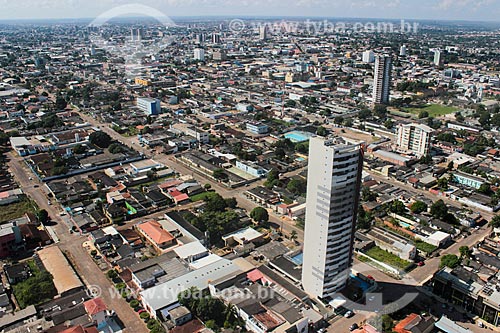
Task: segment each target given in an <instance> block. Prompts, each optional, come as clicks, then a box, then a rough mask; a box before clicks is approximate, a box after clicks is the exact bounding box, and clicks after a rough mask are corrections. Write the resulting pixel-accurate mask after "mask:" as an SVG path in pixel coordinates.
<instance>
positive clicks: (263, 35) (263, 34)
mask: <svg viewBox="0 0 500 333" xmlns="http://www.w3.org/2000/svg"><path fill="white" fill-rule="evenodd" d="M267 34H268V30H267V25H264V26H261V27H259V39H260V40H267V38H268V36H267Z"/></svg>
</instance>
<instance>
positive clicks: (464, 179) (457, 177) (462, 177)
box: [453, 171, 486, 190]
mask: <svg viewBox="0 0 500 333" xmlns="http://www.w3.org/2000/svg"><path fill="white" fill-rule="evenodd" d="M453 181H454V182H456V183H458V184H460V185H464V186H467V187H472V188H474V189H476V190H478V189H479V188H480V187H481V185H483V184H484V183H485V182H486V181H485V180H484V179H483V178H481V177H477V176H474V175H470V174H468V173H465V172H460V171H455V172H453Z"/></svg>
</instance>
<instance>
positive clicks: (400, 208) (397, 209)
mask: <svg viewBox="0 0 500 333" xmlns="http://www.w3.org/2000/svg"><path fill="white" fill-rule="evenodd" d="M389 211H390V212H391V213H394V214H398V215H401V214H404V213H406V206H405V204H404V203H403V202H402V201H400V200H394V201H393V202H391V203H390V205H389Z"/></svg>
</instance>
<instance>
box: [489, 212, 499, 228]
mask: <svg viewBox="0 0 500 333" xmlns="http://www.w3.org/2000/svg"><path fill="white" fill-rule="evenodd" d="M490 226H492V227H493V228H499V227H500V215H495V216H493V218H492V219H491V221H490Z"/></svg>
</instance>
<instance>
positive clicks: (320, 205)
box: [302, 137, 363, 299]
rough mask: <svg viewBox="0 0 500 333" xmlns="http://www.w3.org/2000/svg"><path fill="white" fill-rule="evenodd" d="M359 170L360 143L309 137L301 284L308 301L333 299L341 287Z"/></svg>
mask: <svg viewBox="0 0 500 333" xmlns="http://www.w3.org/2000/svg"><path fill="white" fill-rule="evenodd" d="M362 167H363V151H362V149H361V146H360V145H351V144H345V143H344V142H342V141H341V140H340V139H325V138H322V137H312V138H311V139H310V141H309V166H308V175H307V200H306V221H305V233H304V261H303V264H302V286H303V288H304V290H305V291H306V292H307V293H308V294H310V295H311V296H313V297H320V298H323V299H329V298H332V297H333V296H334V294H335V293H336V292H337V291H339V290H340V289H342V288H343V287H345V285H346V282H347V279H348V277H349V272H350V270H349V269H350V267H351V264H352V255H353V243H354V231H355V226H356V219H357V211H358V204H359V192H360V184H361V183H360V182H361V171H362Z"/></svg>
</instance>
